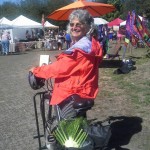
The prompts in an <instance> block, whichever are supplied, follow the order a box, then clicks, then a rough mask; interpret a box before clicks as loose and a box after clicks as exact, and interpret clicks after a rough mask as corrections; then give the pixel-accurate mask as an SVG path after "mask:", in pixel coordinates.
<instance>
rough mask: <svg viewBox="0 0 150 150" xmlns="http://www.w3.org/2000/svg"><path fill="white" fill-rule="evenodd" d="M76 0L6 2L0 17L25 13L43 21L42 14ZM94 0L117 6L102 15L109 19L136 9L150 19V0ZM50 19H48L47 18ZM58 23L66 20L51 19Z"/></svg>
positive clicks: (1, 6) (122, 16) (13, 16)
mask: <svg viewBox="0 0 150 150" xmlns="http://www.w3.org/2000/svg"><path fill="white" fill-rule="evenodd" d="M73 1H74V0H21V1H20V3H12V2H4V3H3V4H1V5H0V18H2V17H6V18H8V19H10V20H12V19H15V18H16V17H18V16H19V15H25V16H26V17H29V18H31V19H33V20H35V21H38V22H41V17H42V14H44V15H45V17H46V16H47V15H48V14H50V13H51V12H53V11H54V10H56V9H58V8H60V7H63V6H66V5H68V4H70V3H72V2H73ZM93 2H99V3H108V4H112V5H114V6H115V7H116V10H115V11H114V12H112V13H109V14H107V15H104V16H102V17H103V18H105V19H107V20H108V21H111V20H113V19H114V18H117V17H119V18H121V19H123V20H125V19H126V17H127V14H128V11H132V10H135V11H136V13H137V14H138V15H141V16H142V15H143V13H144V14H146V16H147V18H148V19H150V0H144V2H143V0H93ZM46 20H48V19H46ZM50 21H51V22H52V23H55V24H56V25H62V26H63V24H64V22H58V21H57V22H56V21H53V20H50Z"/></svg>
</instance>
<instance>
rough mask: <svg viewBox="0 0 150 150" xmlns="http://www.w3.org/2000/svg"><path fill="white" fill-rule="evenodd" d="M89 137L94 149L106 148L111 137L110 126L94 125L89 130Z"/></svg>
mask: <svg viewBox="0 0 150 150" xmlns="http://www.w3.org/2000/svg"><path fill="white" fill-rule="evenodd" d="M87 132H88V134H89V137H90V138H91V139H92V140H93V143H94V148H101V149H102V148H106V147H107V145H108V142H109V139H110V136H111V129H110V125H109V124H108V125H103V124H101V123H100V124H98V123H97V124H93V125H90V126H89V128H88V131H87Z"/></svg>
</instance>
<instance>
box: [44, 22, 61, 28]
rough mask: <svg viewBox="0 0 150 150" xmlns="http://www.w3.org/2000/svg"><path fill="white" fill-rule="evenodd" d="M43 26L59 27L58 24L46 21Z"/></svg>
mask: <svg viewBox="0 0 150 150" xmlns="http://www.w3.org/2000/svg"><path fill="white" fill-rule="evenodd" d="M44 27H45V28H59V26H55V25H53V24H51V23H50V22H48V21H46V22H45V24H44Z"/></svg>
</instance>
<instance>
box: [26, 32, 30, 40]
mask: <svg viewBox="0 0 150 150" xmlns="http://www.w3.org/2000/svg"><path fill="white" fill-rule="evenodd" d="M26 39H27V41H30V40H31V35H30V34H29V30H26Z"/></svg>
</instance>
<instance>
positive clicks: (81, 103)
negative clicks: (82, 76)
mask: <svg viewBox="0 0 150 150" xmlns="http://www.w3.org/2000/svg"><path fill="white" fill-rule="evenodd" d="M74 99H75V100H74V103H73V108H74V109H76V110H78V111H82V110H85V111H86V110H88V109H91V107H93V105H94V99H87V98H81V97H79V96H77V97H75V98H74Z"/></svg>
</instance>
